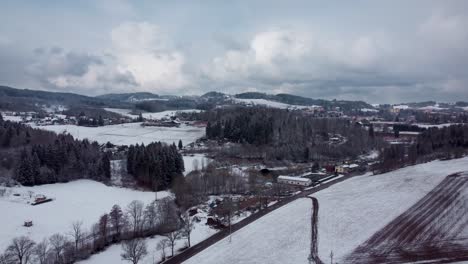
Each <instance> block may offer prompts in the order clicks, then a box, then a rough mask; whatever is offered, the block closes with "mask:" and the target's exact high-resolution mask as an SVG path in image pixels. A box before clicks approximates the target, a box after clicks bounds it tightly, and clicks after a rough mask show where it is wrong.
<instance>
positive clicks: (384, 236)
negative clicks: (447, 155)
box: [346, 173, 468, 264]
mask: <svg viewBox="0 0 468 264" xmlns="http://www.w3.org/2000/svg"><path fill="white" fill-rule="evenodd" d="M467 202H468V173H456V174H452V175H449V176H447V178H445V179H444V180H443V181H442V182H441V183H440V184H439V185H438V186H437V187H436V188H434V189H433V190H432V191H431V192H430V193H428V194H427V195H426V196H424V197H423V198H422V199H421V200H420V201H418V202H417V203H416V204H415V205H413V206H412V207H411V208H409V209H408V210H407V211H406V212H404V213H403V214H401V215H400V216H398V217H397V218H395V219H394V220H393V221H392V222H391V223H389V224H388V225H387V226H385V227H384V228H383V229H382V230H380V231H379V232H377V233H376V234H374V235H373V236H372V237H371V238H370V239H369V240H368V241H366V242H365V243H364V244H363V245H361V246H359V247H358V248H357V249H356V250H355V251H354V252H353V253H352V254H351V255H350V256H349V257H348V258H347V261H346V262H347V263H369V264H370V263H406V262H409V261H422V260H426V261H433V260H441V259H442V260H445V259H447V260H463V259H468V203H467Z"/></svg>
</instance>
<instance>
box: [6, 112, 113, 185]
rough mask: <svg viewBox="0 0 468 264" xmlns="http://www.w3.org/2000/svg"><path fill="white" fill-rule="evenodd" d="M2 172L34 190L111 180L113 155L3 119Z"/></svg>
mask: <svg viewBox="0 0 468 264" xmlns="http://www.w3.org/2000/svg"><path fill="white" fill-rule="evenodd" d="M0 158H1V162H0V170H1V172H2V176H3V177H11V178H13V179H15V180H16V181H18V182H19V183H21V184H23V185H26V186H32V185H37V184H47V183H55V182H67V181H70V180H75V179H83V178H89V179H94V180H99V181H106V180H108V179H109V178H110V154H107V153H104V152H102V151H101V149H100V146H99V145H98V144H97V143H96V142H93V143H91V142H89V141H88V140H76V139H74V138H73V137H72V136H71V135H65V134H60V135H57V134H55V133H53V132H48V131H43V130H40V129H33V128H31V127H29V126H27V125H23V124H19V123H14V122H10V121H3V119H1V118H0Z"/></svg>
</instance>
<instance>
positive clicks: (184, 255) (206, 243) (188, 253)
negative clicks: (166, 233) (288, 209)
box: [162, 175, 356, 264]
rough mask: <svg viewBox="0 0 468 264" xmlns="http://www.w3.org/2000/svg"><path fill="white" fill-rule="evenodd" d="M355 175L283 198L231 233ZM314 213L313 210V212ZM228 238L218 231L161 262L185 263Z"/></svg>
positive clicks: (247, 218)
mask: <svg viewBox="0 0 468 264" xmlns="http://www.w3.org/2000/svg"><path fill="white" fill-rule="evenodd" d="M355 176H356V175H347V176H343V177H341V178H338V179H336V180H332V181H330V182H327V183H322V184H321V185H319V186H317V187H314V188H312V189H309V190H305V191H302V192H301V193H298V194H296V195H294V196H291V197H287V198H284V199H282V200H281V201H279V202H277V203H276V204H274V205H272V206H270V207H268V208H266V209H264V210H261V211H259V212H257V213H255V214H252V215H250V216H249V217H246V218H245V219H243V220H241V221H239V222H237V223H235V224H233V225H232V226H231V229H232V232H236V231H237V230H239V229H241V228H243V227H244V226H246V225H249V224H250V223H252V222H254V221H256V220H257V219H259V218H260V217H262V216H264V215H266V214H268V213H270V212H272V211H274V210H276V209H278V208H281V207H283V206H284V205H287V204H289V203H290V202H293V201H295V200H297V199H299V198H306V197H308V196H309V195H311V194H314V193H316V192H319V191H321V190H324V189H327V188H328V187H330V186H332V185H334V184H337V183H339V182H342V181H345V180H347V179H349V178H352V177H355ZM317 206H318V203H317ZM314 211H315V210H314ZM227 236H229V229H223V230H221V231H219V232H218V233H216V234H214V235H212V236H210V237H208V238H206V239H205V240H203V241H201V242H200V243H198V244H196V245H194V246H192V247H190V248H188V249H186V250H184V251H182V252H180V253H179V254H178V255H176V256H174V257H172V258H170V259H168V260H166V261H164V262H162V263H163V264H176V263H182V262H184V261H186V260H187V259H189V258H191V257H193V256H194V255H196V254H197V253H199V252H201V251H203V250H205V249H206V248H208V247H210V246H211V245H213V244H215V243H216V242H218V241H220V240H222V239H223V238H225V237H227Z"/></svg>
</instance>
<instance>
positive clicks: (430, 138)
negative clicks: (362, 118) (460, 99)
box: [379, 125, 468, 172]
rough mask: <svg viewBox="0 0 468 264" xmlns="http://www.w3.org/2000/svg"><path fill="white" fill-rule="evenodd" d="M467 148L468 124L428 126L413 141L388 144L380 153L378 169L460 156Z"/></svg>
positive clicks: (388, 169)
mask: <svg viewBox="0 0 468 264" xmlns="http://www.w3.org/2000/svg"><path fill="white" fill-rule="evenodd" d="M467 150H468V125H452V126H448V127H442V128H437V127H433V128H429V129H427V130H424V131H423V132H421V134H420V135H419V136H418V138H417V140H416V142H415V143H413V144H410V145H402V144H396V145H390V146H388V147H386V148H385V149H384V150H383V151H382V154H381V156H380V157H381V161H380V165H379V170H380V171H383V172H385V171H390V170H392V169H396V168H400V167H402V166H405V165H413V164H416V163H417V162H419V161H421V162H423V161H428V160H433V159H436V158H443V159H451V158H461V157H462V156H463V155H464V154H466V153H467Z"/></svg>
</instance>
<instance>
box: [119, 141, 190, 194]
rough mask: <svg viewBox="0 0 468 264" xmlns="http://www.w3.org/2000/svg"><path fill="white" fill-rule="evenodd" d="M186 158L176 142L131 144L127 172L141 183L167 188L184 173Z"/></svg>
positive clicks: (157, 187)
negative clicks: (168, 143)
mask: <svg viewBox="0 0 468 264" xmlns="http://www.w3.org/2000/svg"><path fill="white" fill-rule="evenodd" d="M183 171H184V160H183V158H182V155H181V154H180V153H179V152H178V150H177V147H176V145H175V144H172V145H167V144H164V143H161V142H155V143H151V144H149V145H147V146H145V145H143V144H142V145H138V144H137V145H131V146H130V147H129V149H128V153H127V172H128V173H129V174H131V175H133V177H134V178H135V180H136V181H137V182H138V183H139V184H140V185H141V186H145V187H148V188H151V189H153V188H154V189H155V190H159V189H166V188H168V187H170V186H171V184H172V182H173V181H174V179H175V178H177V177H179V176H181V175H182V173H183Z"/></svg>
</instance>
